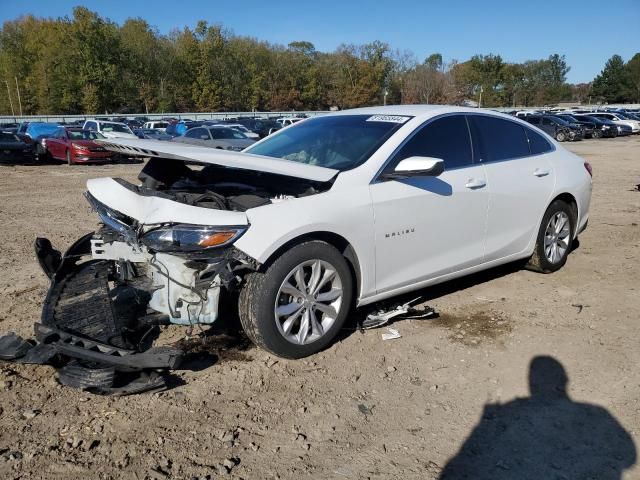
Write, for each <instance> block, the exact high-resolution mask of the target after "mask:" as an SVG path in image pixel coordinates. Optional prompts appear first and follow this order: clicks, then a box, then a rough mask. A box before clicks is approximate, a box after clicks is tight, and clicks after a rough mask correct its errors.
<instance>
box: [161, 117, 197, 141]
mask: <svg viewBox="0 0 640 480" xmlns="http://www.w3.org/2000/svg"><path fill="white" fill-rule="evenodd" d="M200 125H202V122H194V121H192V120H181V121H179V122H171V123H169V125H168V126H167V128H166V130H165V133H166V134H167V135H171V136H172V137H179V136H180V135H184V134H185V133H186V132H187V130H189V129H190V128H194V127H199V126H200Z"/></svg>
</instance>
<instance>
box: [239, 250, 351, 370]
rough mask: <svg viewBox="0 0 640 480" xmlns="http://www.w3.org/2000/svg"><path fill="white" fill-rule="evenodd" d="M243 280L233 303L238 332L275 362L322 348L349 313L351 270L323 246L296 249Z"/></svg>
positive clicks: (298, 356) (337, 330)
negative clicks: (239, 323)
mask: <svg viewBox="0 0 640 480" xmlns="http://www.w3.org/2000/svg"><path fill="white" fill-rule="evenodd" d="M245 280H246V283H245V285H244V287H243V289H242V291H241V292H240V296H239V299H238V313H239V316H240V322H241V324H242V327H243V328H244V330H245V332H246V333H247V336H248V337H249V338H250V339H251V340H252V341H253V342H254V343H255V344H256V345H258V346H259V347H261V348H264V349H265V350H268V351H269V352H271V353H273V354H275V355H278V356H280V357H284V358H302V357H306V356H309V355H312V354H314V353H317V352H319V351H320V350H322V349H324V348H325V347H327V346H328V345H329V344H330V343H331V342H332V341H333V340H334V338H335V337H336V335H337V334H338V332H339V331H340V329H341V328H342V325H343V324H344V321H345V319H346V317H347V314H348V313H349V310H350V308H351V300H352V296H353V279H352V276H351V270H350V268H349V265H348V264H347V262H346V260H345V258H344V257H343V256H342V254H341V253H340V252H339V251H338V250H337V249H336V248H334V247H333V246H331V245H329V244H327V243H325V242H321V241H309V242H305V243H301V244H299V245H296V246H295V247H293V248H291V249H290V250H287V251H286V252H284V253H283V254H282V255H281V256H280V257H278V258H277V259H276V260H275V261H274V262H273V263H272V264H271V265H270V266H269V267H268V268H267V269H266V270H265V271H264V272H255V273H251V274H249V275H247V277H246V278H245Z"/></svg>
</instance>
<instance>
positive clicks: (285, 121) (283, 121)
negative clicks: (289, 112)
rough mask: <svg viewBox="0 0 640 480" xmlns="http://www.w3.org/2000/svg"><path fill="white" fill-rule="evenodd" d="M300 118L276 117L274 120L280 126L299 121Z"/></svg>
mask: <svg viewBox="0 0 640 480" xmlns="http://www.w3.org/2000/svg"><path fill="white" fill-rule="evenodd" d="M300 120H302V118H293V117H292V118H278V119H277V120H276V122H278V123H279V124H280V125H282V127H283V128H284V127H288V126H289V125H293V124H294V123H297V122H299V121H300Z"/></svg>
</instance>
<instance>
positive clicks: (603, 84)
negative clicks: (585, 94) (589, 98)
mask: <svg viewBox="0 0 640 480" xmlns="http://www.w3.org/2000/svg"><path fill="white" fill-rule="evenodd" d="M630 83H631V82H630V79H629V71H628V70H627V68H625V64H624V60H622V57H621V56H620V55H614V56H612V57H611V58H610V59H609V60H607V63H606V64H605V66H604V69H603V70H602V72H600V74H599V75H598V76H597V77H596V78H595V79H594V80H593V84H592V92H593V95H594V96H595V97H596V98H598V99H601V100H604V101H605V102H607V103H623V102H625V101H626V100H627V99H628V94H629V90H630Z"/></svg>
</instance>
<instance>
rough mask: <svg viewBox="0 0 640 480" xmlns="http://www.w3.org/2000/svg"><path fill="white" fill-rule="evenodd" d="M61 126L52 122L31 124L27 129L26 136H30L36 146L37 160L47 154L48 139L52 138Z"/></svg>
mask: <svg viewBox="0 0 640 480" xmlns="http://www.w3.org/2000/svg"><path fill="white" fill-rule="evenodd" d="M58 128H60V125H59V124H57V123H51V122H31V123H29V125H28V126H27V128H26V131H25V135H26V136H28V137H29V138H30V139H31V140H32V141H33V145H34V153H35V156H36V159H40V157H42V156H44V155H46V154H47V137H50V136H51V135H52V134H53V132H55V131H56V130H57V129H58Z"/></svg>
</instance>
